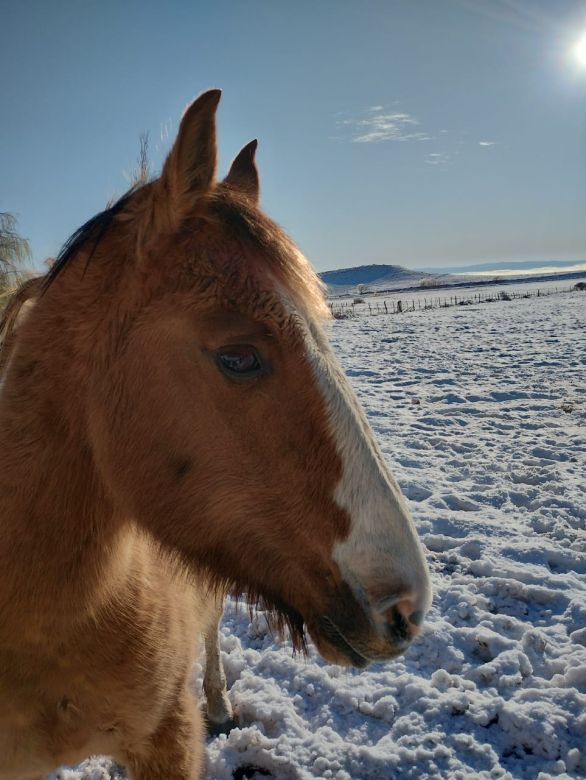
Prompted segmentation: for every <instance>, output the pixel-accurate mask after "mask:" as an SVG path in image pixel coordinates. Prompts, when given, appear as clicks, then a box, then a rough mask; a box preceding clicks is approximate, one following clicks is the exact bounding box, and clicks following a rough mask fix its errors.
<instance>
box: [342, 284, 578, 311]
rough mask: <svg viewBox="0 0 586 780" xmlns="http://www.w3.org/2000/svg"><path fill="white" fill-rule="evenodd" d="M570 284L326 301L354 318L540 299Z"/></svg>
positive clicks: (566, 288)
mask: <svg viewBox="0 0 586 780" xmlns="http://www.w3.org/2000/svg"><path fill="white" fill-rule="evenodd" d="M573 290H574V288H573V287H553V288H546V289H537V290H527V291H526V292H513V291H510V292H509V291H508V290H501V291H500V292H498V293H497V292H477V293H473V294H468V295H466V294H460V295H451V296H449V297H447V296H445V297H443V298H442V297H441V296H437V297H436V296H433V297H429V296H420V297H418V298H417V299H411V300H405V299H402V298H400V299H396V300H389V301H386V300H383V301H380V300H374V299H373V300H371V301H368V302H366V301H364V300H363V299H362V298H360V299H355V300H354V301H353V302H350V301H348V302H346V301H340V302H337V301H336V302H334V301H330V303H329V307H330V311H331V312H332V316H333V317H334V319H347V318H350V317H357V316H358V315H360V314H402V313H403V312H408V311H428V310H430V309H447V308H449V307H450V306H472V305H474V304H480V303H493V302H495V301H512V300H516V299H517V298H542V297H544V296H547V295H556V294H557V293H564V292H572V291H573Z"/></svg>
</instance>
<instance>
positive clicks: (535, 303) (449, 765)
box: [53, 293, 586, 780]
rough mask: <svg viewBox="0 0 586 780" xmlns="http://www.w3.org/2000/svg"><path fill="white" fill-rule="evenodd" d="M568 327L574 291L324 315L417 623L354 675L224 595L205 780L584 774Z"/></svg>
mask: <svg viewBox="0 0 586 780" xmlns="http://www.w3.org/2000/svg"><path fill="white" fill-rule="evenodd" d="M585 334H586V297H585V295H584V294H583V293H569V294H564V295H560V296H557V295H554V296H551V297H547V298H532V299H527V300H517V301H513V302H507V301H502V302H498V303H493V304H490V305H483V304H481V305H478V306H467V307H465V308H459V307H454V308H451V309H439V310H433V311H428V312H423V311H422V312H413V313H407V314H403V315H400V316H398V315H397V316H394V317H393V316H384V315H383V316H378V317H364V318H360V319H356V320H342V321H337V322H335V323H333V325H332V339H333V342H334V345H335V348H336V351H337V353H338V355H339V357H340V359H341V361H342V363H343V365H344V367H345V369H346V371H347V374H348V375H349V377H350V378H351V381H352V383H353V384H354V387H355V388H356V391H357V393H358V395H359V397H360V399H361V401H362V403H363V404H364V406H365V408H366V410H367V412H368V415H369V417H370V420H371V423H372V425H373V427H374V429H375V431H376V433H377V435H378V438H379V440H380V442H381V443H382V447H383V450H384V452H385V455H386V457H387V458H388V460H389V463H390V464H391V466H392V468H393V470H394V472H395V474H396V475H397V477H398V479H399V481H400V483H401V486H402V488H403V490H404V492H405V494H406V495H407V497H408V498H409V500H410V503H411V507H412V510H413V514H414V516H415V519H416V522H417V526H418V528H419V531H420V533H421V536H422V539H423V541H424V543H425V546H426V548H427V550H428V557H429V563H430V567H431V571H432V576H433V584H434V590H435V596H434V602H433V607H432V610H431V613H430V615H429V620H428V624H427V630H426V632H425V634H424V635H423V636H422V637H421V638H420V639H418V640H417V641H416V642H414V644H413V645H412V647H411V648H410V650H409V651H408V652H407V654H406V655H405V656H404V657H403V658H402V659H399V660H398V661H395V662H393V663H388V664H384V665H377V666H374V667H372V668H370V669H368V670H366V671H363V672H358V671H352V670H347V669H340V668H338V667H334V666H330V665H328V664H327V663H325V662H323V661H322V660H321V659H319V657H318V656H317V655H316V653H315V652H314V651H313V650H311V652H310V657H309V659H307V660H304V659H301V658H294V657H292V653H291V646H290V644H289V643H284V644H280V643H278V642H276V641H274V640H273V638H272V637H271V635H270V633H269V632H268V631H267V627H266V623H265V621H264V618H263V616H262V615H259V616H257V617H255V618H254V620H253V621H252V623H251V622H250V620H249V618H248V616H247V613H246V610H245V609H240V610H238V609H236V607H235V605H234V604H233V603H228V605H227V609H226V615H225V619H224V623H223V627H222V649H223V657H224V664H225V668H226V671H227V676H228V684H229V687H230V696H231V699H232V702H233V704H234V707H235V710H236V713H237V716H238V718H239V724H240V727H239V728H237V729H235V730H233V731H232V732H231V733H230V734H229V735H228V736H220V737H217V738H214V739H211V740H209V741H208V746H207V755H208V769H207V773H206V775H205V777H206V780H228V779H229V778H232V777H235V778H259V779H260V778H262V777H272V778H279V779H281V780H289V779H293V778H295V779H299V780H305V779H306V778H336V779H337V780H375V779H376V780H407V779H412V780H426V779H427V778H433V779H434V780H440V779H443V778H449V779H450V780H476V779H478V780H482V779H484V778H486V779H488V778H524V779H527V780H529V779H530V778H531V780H534V779H536V778H538V779H539V780H547V778H550V777H556V778H578V777H586V533H585V528H586V502H585V500H584V499H585V497H586V495H585V494H586V478H585V477H586V439H585V436H584V430H585V429H584V424H585V422H586V382H585V378H586V350H585V347H586V338H585ZM195 673H196V675H195V684H196V687H198V688H199V689H200V688H201V667H200V666H199V665H197V664H196V668H195ZM253 767H257V768H258V769H259V770H261V771H260V772H256V773H255V772H254V770H253ZM56 776H57V775H55V776H53V777H56ZM58 776H60V777H61V778H63V780H81V778H84V780H90V779H91V780H98V779H99V780H107V778H109V777H118V774H117V772H116V770H115V769H114V768H113V767H111V766H110V765H109V764H108V762H107V760H105V759H91V760H90V761H88V762H85V764H84V765H82V767H80V768H78V769H74V770H61V772H60V773H59V775H58Z"/></svg>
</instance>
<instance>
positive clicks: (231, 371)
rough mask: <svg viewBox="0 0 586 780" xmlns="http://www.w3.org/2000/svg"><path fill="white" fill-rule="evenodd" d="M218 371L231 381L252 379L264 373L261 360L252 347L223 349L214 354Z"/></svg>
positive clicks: (243, 346)
mask: <svg viewBox="0 0 586 780" xmlns="http://www.w3.org/2000/svg"><path fill="white" fill-rule="evenodd" d="M216 361H217V364H218V366H219V367H220V370H221V371H222V372H223V373H224V374H226V376H228V377H230V378H231V379H254V378H255V377H257V376H259V375H260V374H262V373H264V367H263V364H262V360H261V358H260V356H259V354H258V352H257V351H256V349H254V347H250V346H247V345H242V346H234V347H223V348H222V349H220V350H218V352H217V353H216Z"/></svg>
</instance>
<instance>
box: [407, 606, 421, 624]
mask: <svg viewBox="0 0 586 780" xmlns="http://www.w3.org/2000/svg"><path fill="white" fill-rule="evenodd" d="M423 618H424V614H423V612H422V610H420V609H418V610H416V611H415V612H412V613H411V614H410V615H409V622H410V623H413V625H414V626H420V625H421V624H422V623H423Z"/></svg>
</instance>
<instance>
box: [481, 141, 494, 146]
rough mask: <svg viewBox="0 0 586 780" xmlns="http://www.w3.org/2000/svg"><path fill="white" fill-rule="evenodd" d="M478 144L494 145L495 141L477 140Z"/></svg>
mask: <svg viewBox="0 0 586 780" xmlns="http://www.w3.org/2000/svg"><path fill="white" fill-rule="evenodd" d="M478 146H496V141H479V142H478Z"/></svg>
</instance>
